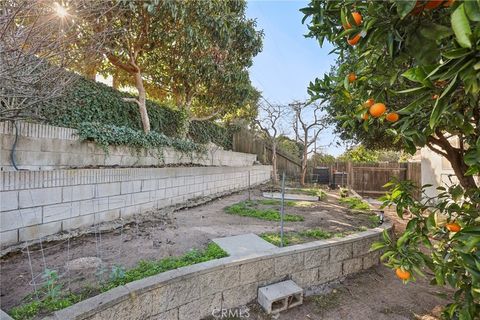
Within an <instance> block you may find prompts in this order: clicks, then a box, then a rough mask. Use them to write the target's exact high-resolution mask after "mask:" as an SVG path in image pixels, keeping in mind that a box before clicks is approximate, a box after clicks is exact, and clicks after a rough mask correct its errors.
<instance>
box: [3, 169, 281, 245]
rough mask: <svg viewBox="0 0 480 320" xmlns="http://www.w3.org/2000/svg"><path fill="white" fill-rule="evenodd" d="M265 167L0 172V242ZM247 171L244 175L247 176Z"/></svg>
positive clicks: (240, 183) (239, 183)
mask: <svg viewBox="0 0 480 320" xmlns="http://www.w3.org/2000/svg"><path fill="white" fill-rule="evenodd" d="M270 171H271V167H270V166H250V167H178V168H135V169H77V170H52V171H19V172H13V171H12V172H0V244H1V245H2V246H5V245H11V244H15V243H17V242H24V241H29V240H37V239H40V238H42V237H44V236H48V235H52V234H56V233H59V232H62V231H69V230H73V229H78V228H81V227H87V226H91V225H94V224H97V223H100V222H105V221H112V220H116V219H118V218H124V217H129V216H131V215H133V214H135V213H138V212H141V211H145V210H148V209H154V208H164V207H167V206H171V205H175V204H179V203H183V202H185V201H187V200H190V199H194V198H198V197H205V196H214V195H215V194H221V193H225V192H230V191H234V190H239V189H243V188H246V187H248V183H249V180H250V184H251V185H256V184H259V183H263V182H265V181H267V180H269V179H270ZM249 176H250V179H249Z"/></svg>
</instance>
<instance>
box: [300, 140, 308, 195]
mask: <svg viewBox="0 0 480 320" xmlns="http://www.w3.org/2000/svg"><path fill="white" fill-rule="evenodd" d="M307 156H308V151H307V148H306V147H305V149H304V150H303V157H302V176H301V178H300V184H301V185H302V186H304V185H305V178H306V175H307Z"/></svg>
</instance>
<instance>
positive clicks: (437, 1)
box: [425, 0, 443, 10]
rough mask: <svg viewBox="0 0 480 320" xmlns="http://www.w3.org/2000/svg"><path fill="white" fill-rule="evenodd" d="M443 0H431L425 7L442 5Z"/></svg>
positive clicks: (430, 7)
mask: <svg viewBox="0 0 480 320" xmlns="http://www.w3.org/2000/svg"><path fill="white" fill-rule="evenodd" d="M442 2H443V0H430V1H428V2H427V4H425V9H427V10H432V9H435V8H436V7H438V6H439V5H441V4H442Z"/></svg>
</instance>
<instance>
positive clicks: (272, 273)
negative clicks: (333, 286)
mask: <svg viewBox="0 0 480 320" xmlns="http://www.w3.org/2000/svg"><path fill="white" fill-rule="evenodd" d="M384 229H391V225H389V224H386V225H384V226H383V227H379V228H376V229H372V230H369V231H365V232H361V233H357V234H352V235H349V236H347V237H345V238H335V239H328V240H321V241H315V242H310V243H306V244H300V245H295V246H291V247H286V248H275V249H272V250H270V251H267V252H265V253H261V254H254V255H251V256H248V257H243V258H238V257H237V258H234V257H227V258H223V259H218V260H212V261H208V262H205V263H200V264H196V265H192V266H188V267H183V268H179V269H176V270H172V271H168V272H164V273H161V274H159V275H156V276H152V277H149V278H145V279H142V280H138V281H135V282H131V283H128V284H126V285H124V286H120V287H117V288H114V289H112V290H110V291H108V292H105V293H103V294H100V295H98V296H95V297H92V298H90V299H88V300H85V301H82V302H80V303H78V304H76V305H73V306H71V307H69V308H66V309H64V310H60V311H57V312H55V314H54V316H53V318H54V319H62V320H68V319H72V320H73V319H77V320H78V319H89V320H100V319H102V320H106V319H125V320H130V319H132V320H133V319H139V320H140V319H142V320H145V319H152V320H153V319H171V320H195V319H200V318H202V317H206V316H209V315H212V312H213V311H214V310H219V309H230V308H235V307H239V306H241V305H244V304H247V303H248V302H251V301H253V300H255V299H256V297H257V289H258V287H260V286H264V285H267V284H271V283H275V282H278V281H281V280H285V279H292V280H293V281H295V282H296V283H297V284H298V285H299V286H301V287H302V288H303V289H304V290H307V289H312V288H315V287H318V286H320V285H322V284H325V283H328V282H330V281H333V280H336V279H339V278H342V277H344V276H346V275H349V274H352V273H355V272H359V271H361V270H364V269H368V268H370V267H372V266H374V265H376V264H377V263H378V262H379V255H380V254H379V253H378V252H369V249H370V246H371V244H372V242H374V241H376V240H378V239H379V238H380V234H381V232H382V231H383V230H384ZM217 314H219V313H217ZM49 319H51V318H49Z"/></svg>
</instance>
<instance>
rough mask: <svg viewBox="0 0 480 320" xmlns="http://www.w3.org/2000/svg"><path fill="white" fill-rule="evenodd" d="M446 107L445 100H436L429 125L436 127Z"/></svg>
mask: <svg viewBox="0 0 480 320" xmlns="http://www.w3.org/2000/svg"><path fill="white" fill-rule="evenodd" d="M444 109H445V103H444V102H443V100H441V99H437V100H436V101H435V106H433V110H432V114H431V115H430V121H429V125H430V128H431V129H433V128H435V126H436V124H437V122H438V120H439V119H440V116H441V115H442V112H443V110H444Z"/></svg>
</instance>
